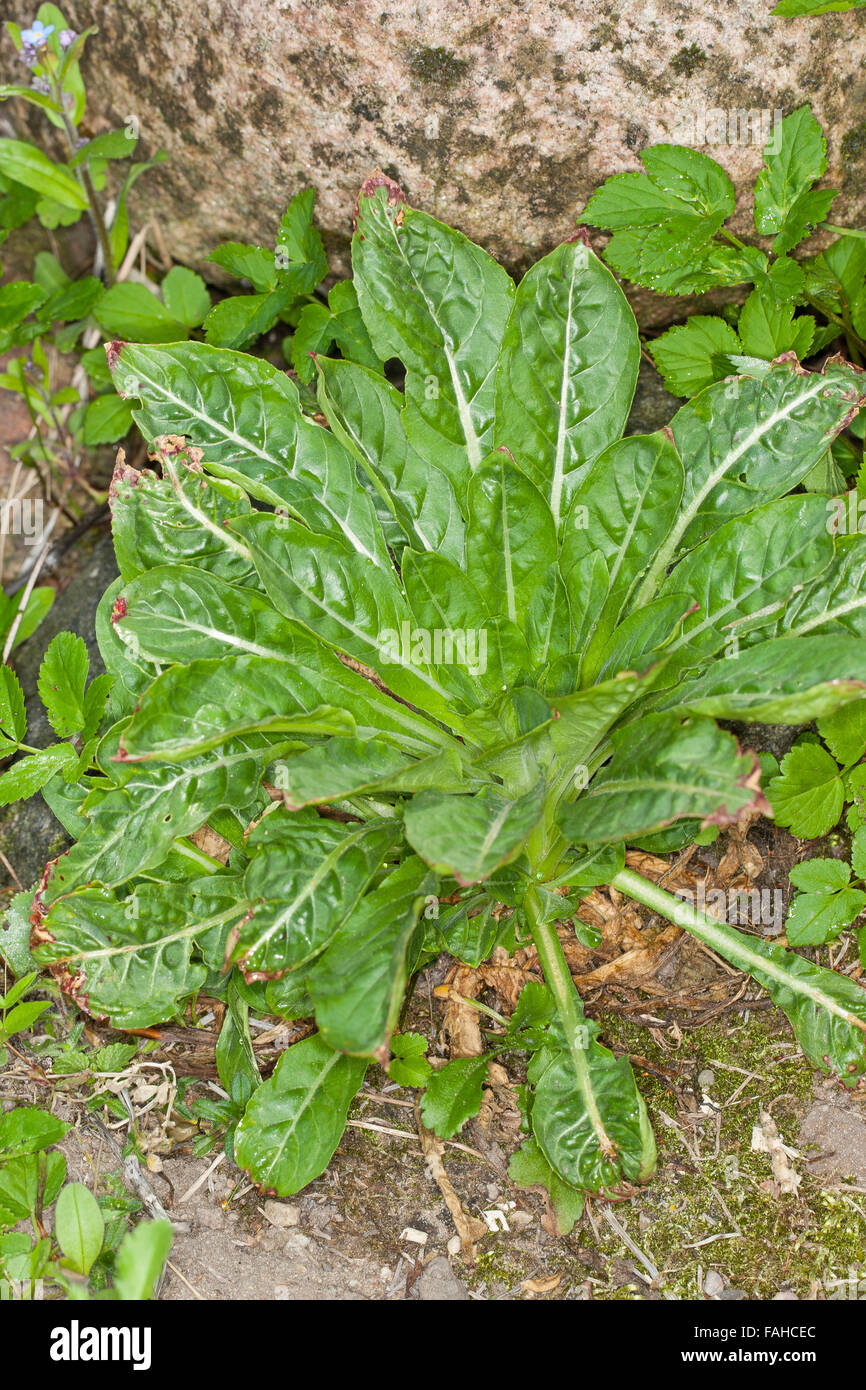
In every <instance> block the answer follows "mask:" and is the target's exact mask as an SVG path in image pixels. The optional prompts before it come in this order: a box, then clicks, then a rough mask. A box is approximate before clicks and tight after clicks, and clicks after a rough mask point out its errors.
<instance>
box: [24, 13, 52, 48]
mask: <svg viewBox="0 0 866 1390" xmlns="http://www.w3.org/2000/svg"><path fill="white" fill-rule="evenodd" d="M53 33H54V25H53V24H43V23H42V20H41V19H34V21H33V27H32V29H22V30H21V42H22V43H23V44H24V46H25V48H41V47H42V45H43V44H46V43H47V42H48V40H49V38H50V37H51V35H52V34H53Z"/></svg>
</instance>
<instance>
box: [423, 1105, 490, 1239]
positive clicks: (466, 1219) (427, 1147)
mask: <svg viewBox="0 0 866 1390" xmlns="http://www.w3.org/2000/svg"><path fill="white" fill-rule="evenodd" d="M415 1124H416V1127H417V1129H418V1137H419V1139H420V1140H421V1147H422V1149H423V1150H424V1157H425V1159H426V1160H427V1168H428V1170H429V1172H430V1176H431V1178H432V1179H433V1181H434V1182H435V1183H436V1186H437V1187H438V1188H439V1191H440V1192H441V1193H442V1196H443V1198H444V1200H445V1205H446V1206H447V1208H448V1210H449V1211H450V1213H451V1219H452V1221H453V1222H454V1229H455V1230H456V1232H457V1234H458V1236H459V1237H460V1248H461V1250H462V1251H463V1256H464V1258H465V1259H467V1260H470V1261H474V1259H475V1242H476V1241H477V1240H480V1239H481V1237H482V1236H486V1235H487V1226H486V1225H485V1223H484V1222H483V1221H479V1220H478V1219H477V1217H474V1216H470V1215H469V1212H468V1211H466V1209H465V1207H464V1206H463V1203H462V1202H461V1201H460V1198H459V1197H458V1196H457V1193H456V1192H455V1191H454V1187H453V1184H452V1182H451V1179H450V1178H449V1176H448V1174H447V1173H446V1171H445V1164H444V1163H443V1162H442V1154H443V1152H444V1148H445V1145H444V1143H443V1142H442V1141H441V1140H440V1139H437V1138H436V1135H435V1134H434V1133H433V1132H432V1130H429V1129H427V1128H426V1127H425V1125H424V1122H423V1120H422V1119H421V1108H420V1106H419V1104H418V1103H417V1101H416V1103H415Z"/></svg>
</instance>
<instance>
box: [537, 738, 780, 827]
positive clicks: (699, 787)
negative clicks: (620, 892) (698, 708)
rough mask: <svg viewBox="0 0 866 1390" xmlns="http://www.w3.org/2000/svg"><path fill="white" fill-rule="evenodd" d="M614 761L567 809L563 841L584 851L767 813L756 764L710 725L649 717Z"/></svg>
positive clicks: (617, 748) (618, 746)
mask: <svg viewBox="0 0 866 1390" xmlns="http://www.w3.org/2000/svg"><path fill="white" fill-rule="evenodd" d="M613 747H614V755H613V758H612V759H611V761H610V763H609V764H608V765H607V766H606V767H604V768H602V770H601V772H599V773H598V774H597V775H596V776H595V777H594V778H593V780H592V782H591V783H590V785H589V787H588V788H587V790H586V791H585V792H584V793H583V795H582V796H580V797H579V798H578V800H577V801H575V802H573V803H571V804H569V805H566V806H563V807H562V808H561V810H560V812H559V816H558V820H559V824H560V826H561V828H562V831H563V833H564V834H565V835H566V836H567V837H568V838H569V839H570V840H573V841H575V842H577V843H581V844H597V843H599V842H600V841H616V840H628V839H635V838H636V837H637V836H639V835H646V834H649V833H650V832H652V831H655V830H661V829H662V828H663V826H666V825H670V824H671V822H672V821H675V820H679V819H681V818H682V817H685V816H699V817H701V819H702V821H703V823H704V824H706V825H728V824H730V823H732V822H733V821H735V820H736V819H737V816H738V815H739V814H740V812H741V811H742V810H743V809H744V808H745V807H746V806H752V805H757V806H758V807H760V806H761V804H762V800H761V798H760V793H759V792H758V790H757V780H756V776H755V769H756V760H755V758H754V756H753V755H752V756H750V755H745V756H744V755H743V754H741V753H740V751H739V748H738V746H737V742H736V739H734V738H733V737H732V735H731V734H726V733H723V732H722V731H721V730H720V729H718V728H716V725H715V724H714V723H713V722H712V721H711V720H709V719H695V720H692V721H689V722H686V723H685V724H680V723H679V722H678V721H677V719H676V718H674V717H673V716H671V715H649V716H647V717H646V718H644V719H642V720H641V721H640V722H639V723H636V724H631V725H628V726H627V727H626V728H624V729H622V730H620V731H619V732H618V733H614V735H613Z"/></svg>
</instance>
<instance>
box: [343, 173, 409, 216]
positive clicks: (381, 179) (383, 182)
mask: <svg viewBox="0 0 866 1390" xmlns="http://www.w3.org/2000/svg"><path fill="white" fill-rule="evenodd" d="M377 188H386V189H387V190H388V199H387V202H388V207H390V208H394V207H395V208H397V209H398V211H397V213H396V215H395V218H394V222H395V224H396V225H397V226H398V227H399V226H401V225H402V222H403V207H404V205H405V204H406V202H407V198H406V194H405V193H404V192H403V190H402V188H401V187H400V185H399V183H395V182H394V180H393V179H389V178H388V175H387V174H383V173H382V170H381V169H374V170H373V172H372V174H370V175H369V176H368V177H367V178H366V179H365V180H364V182H363V183H362V184H361V189H360V192H359V193H358V197H357V198H356V200H355V216H354V219H353V222H352V226H353V227H354V229H355V231H357V230H358V219H359V218H360V216H361V199H362V198H372V197H373V194H374V193H375V192H376V189H377Z"/></svg>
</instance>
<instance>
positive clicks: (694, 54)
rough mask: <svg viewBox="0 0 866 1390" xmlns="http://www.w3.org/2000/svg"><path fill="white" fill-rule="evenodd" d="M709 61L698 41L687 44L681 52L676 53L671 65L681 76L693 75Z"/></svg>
mask: <svg viewBox="0 0 866 1390" xmlns="http://www.w3.org/2000/svg"><path fill="white" fill-rule="evenodd" d="M706 61H707V55H706V53H705V52H704V50H703V49H702V48H700V47H699V46H698V45H697V44H696V43H689V44H686V46H685V47H684V48H681V49H680V51H679V53H675V54H674V56H673V58H671V61H670V66H671V67H672V68H673V70H674V72H675V73H677V74H678V75H679V76H680V77H691V75H692V73H694V72H697V70H698V68H702V67H703V66H704V64H705V63H706Z"/></svg>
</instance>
